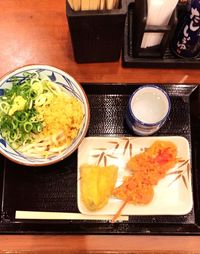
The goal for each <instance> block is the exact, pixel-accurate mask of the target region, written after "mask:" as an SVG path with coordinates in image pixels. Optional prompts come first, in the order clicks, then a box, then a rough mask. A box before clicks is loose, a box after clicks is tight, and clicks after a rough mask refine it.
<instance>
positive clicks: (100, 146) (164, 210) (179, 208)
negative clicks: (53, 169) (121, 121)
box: [77, 136, 193, 215]
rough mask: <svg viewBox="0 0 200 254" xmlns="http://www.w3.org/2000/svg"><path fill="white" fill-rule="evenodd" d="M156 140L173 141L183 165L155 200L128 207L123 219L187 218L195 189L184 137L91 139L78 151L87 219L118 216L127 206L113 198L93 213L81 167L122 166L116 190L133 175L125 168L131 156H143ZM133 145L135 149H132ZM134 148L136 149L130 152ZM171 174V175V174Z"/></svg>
mask: <svg viewBox="0 0 200 254" xmlns="http://www.w3.org/2000/svg"><path fill="white" fill-rule="evenodd" d="M156 140H166V141H171V142H173V143H174V144H175V145H176V146H177V150H178V158H180V162H178V163H177V164H176V166H175V167H174V168H172V169H170V170H169V171H168V173H167V175H166V176H165V178H163V179H162V180H160V181H159V183H158V184H157V185H156V186H155V187H154V198H153V200H152V201H151V202H150V203H149V204H148V205H143V206H142V205H133V204H127V205H126V206H125V207H124V209H123V210H122V213H121V214H122V215H184V214H187V213H189V212H190V211H191V209H192V207H193V195H192V186H191V163H190V149H189V143H188V141H187V140H186V139H185V138H183V137H180V136H170V137H169V136H168V137H116V138H115V137H87V138H85V139H84V140H83V141H82V143H81V145H80V146H79V148H78V174H77V175H78V176H77V181H78V208H79V211H80V212H81V213H83V214H87V215H114V214H115V213H116V212H117V211H118V209H119V208H120V207H121V205H122V204H123V201H122V200H119V199H116V198H112V197H111V198H110V199H109V202H108V204H107V205H106V206H104V207H103V208H102V209H100V210H98V211H95V212H93V211H89V210H88V209H87V208H86V207H85V205H84V203H83V202H82V200H81V192H80V181H81V179H80V172H79V169H80V165H82V164H84V163H88V164H96V165H97V164H99V165H101V166H104V165H105V164H106V165H107V166H108V165H113V164H114V165H116V166H118V179H117V182H116V186H118V185H120V184H121V183H122V181H123V177H124V176H125V175H128V174H129V172H128V171H127V170H125V164H126V162H127V161H128V160H129V158H130V156H134V155H135V154H138V153H140V152H141V151H143V150H144V148H147V147H149V146H150V145H151V144H152V143H153V142H155V141H156ZM130 144H131V145H130ZM130 147H132V148H131V149H130ZM169 173H170V174H169Z"/></svg>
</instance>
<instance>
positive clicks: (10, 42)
mask: <svg viewBox="0 0 200 254" xmlns="http://www.w3.org/2000/svg"><path fill="white" fill-rule="evenodd" d="M28 64H47V65H53V66H55V67H58V68H61V69H63V70H64V71H66V72H68V73H69V74H70V75H72V76H73V77H74V78H75V79H76V80H77V81H79V82H95V83H96V82H100V83H101V82H120V83H123V82H126V83H149V82H150V83H154V82H158V83H183V82H185V83H198V82H199V71H198V70H191V69H189V70H188V69H178V70H174V69H139V68H130V69H125V68H122V66H121V61H119V62H113V63H98V64H77V63H76V62H75V61H74V59H73V52H72V45H71V40H70V35H69V30H68V25H67V19H66V14H65V0H56V1H50V0H1V1H0V76H2V75H4V74H5V73H7V72H9V71H11V70H13V69H15V68H18V67H20V66H23V65H28ZM198 250H200V237H197V236H196V237H191V236H184V237H183V236H176V237H172V236H163V237H161V236H130V235H129V236H104V235H100V236H95V235H90V236H70V235H68V236H63V235H62V236H59V235H57V236H56V235H55V236H52V235H51V236H46V235H45V236H44V235H42V236H33V235H26V236H21V235H19V236H18V235H15V236H10V235H9V236H8V235H2V236H1V237H0V252H1V251H5V252H9V253H10V252H15V253H18V252H24V253H26V252H34V253H37V252H42V253H43V252H44V253H49V252H52V253H58V251H60V252H65V253H66V252H68V253H75V252H81V253H94V252H97V253H102V252H103V251H104V252H105V253H117V252H120V253H138V251H139V252H140V251H141V253H146V251H149V252H151V253H161V251H162V253H165V252H168V251H173V252H174V253H177V252H179V251H180V253H183V251H184V253H197V252H198ZM198 253H199V252H198Z"/></svg>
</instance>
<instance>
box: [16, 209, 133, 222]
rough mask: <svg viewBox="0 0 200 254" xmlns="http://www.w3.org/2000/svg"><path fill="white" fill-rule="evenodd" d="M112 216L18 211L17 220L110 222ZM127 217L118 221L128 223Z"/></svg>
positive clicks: (123, 216)
mask: <svg viewBox="0 0 200 254" xmlns="http://www.w3.org/2000/svg"><path fill="white" fill-rule="evenodd" d="M112 218H113V216H112V215H85V214H81V213H64V212H39V211H19V210H18V211H16V212H15V219H23V220H25V219H26V220H109V221H111V220H112ZM128 219H129V217H128V216H126V215H122V216H119V217H118V218H117V220H118V221H128Z"/></svg>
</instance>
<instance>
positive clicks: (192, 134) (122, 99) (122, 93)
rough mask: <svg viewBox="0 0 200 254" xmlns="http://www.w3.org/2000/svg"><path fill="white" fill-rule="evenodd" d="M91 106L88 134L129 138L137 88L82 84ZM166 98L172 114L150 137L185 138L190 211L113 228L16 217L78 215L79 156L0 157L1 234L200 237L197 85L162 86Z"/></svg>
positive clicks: (105, 223)
mask: <svg viewBox="0 0 200 254" xmlns="http://www.w3.org/2000/svg"><path fill="white" fill-rule="evenodd" d="M83 88H84V89H85V91H86V93H87V95H88V98H89V103H90V107H91V122H90V126H89V130H88V133H87V136H104V137H105V136H109V137H110V136H132V133H131V132H130V131H129V129H128V128H127V126H126V124H125V122H124V113H125V110H126V106H127V101H128V98H129V96H130V94H131V93H132V92H133V91H134V90H135V89H136V88H138V85H135V84H83ZM162 88H164V89H165V90H166V91H167V92H168V93H169V95H170V98H171V102H172V111H171V114H170V116H169V118H168V120H167V122H166V124H165V125H164V126H163V127H162V128H161V129H160V131H159V132H157V133H156V134H154V136H177V135H178V136H183V137H185V138H186V139H187V140H188V142H189V144H190V148H191V151H192V176H193V194H194V207H193V209H192V210H191V212H190V213H188V214H186V215H179V216H177V215H171V216H164V215H163V216H129V220H128V221H122V222H116V223H114V224H112V223H110V222H109V221H107V220H86V219H85V220H73V219H65V220H64V219H62V220H60V219H53V220H52V219H51V220H49V219H37V220H33V219H31V220H30V219H15V212H16V211H17V210H20V211H21V210H22V211H41V212H55V213H57V212H62V213H79V210H78V207H77V153H76V152H75V153H74V154H73V155H71V156H70V157H69V158H67V159H65V160H64V161H62V162H60V163H57V164H55V165H51V166H48V167H41V168H30V167H25V166H21V165H17V164H15V163H13V162H10V161H8V160H7V159H4V158H3V157H2V156H0V168H1V171H0V194H1V196H0V198H1V213H0V215H1V217H0V232H1V233H2V234H6V233H13V234H19V233H20V234H28V233H31V234H42V233H49V234H55V233H60V234H163V235H166V234H171V235H175V234H188V235H190V234H200V210H199V209H200V195H199V193H200V190H199V182H200V172H199V168H200V159H199V158H200V154H199V153H200V149H199V148H200V134H199V133H200V132H199V128H200V118H199V116H198V110H197V109H198V92H199V91H198V87H197V86H196V85H192V84H190V85H185V84H179V85H177V84H166V85H162Z"/></svg>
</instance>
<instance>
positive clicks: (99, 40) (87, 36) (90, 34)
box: [66, 0, 127, 63]
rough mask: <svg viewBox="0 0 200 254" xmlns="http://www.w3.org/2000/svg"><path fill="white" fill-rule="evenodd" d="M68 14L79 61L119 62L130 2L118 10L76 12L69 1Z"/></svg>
mask: <svg viewBox="0 0 200 254" xmlns="http://www.w3.org/2000/svg"><path fill="white" fill-rule="evenodd" d="M66 13H67V19H68V25H69V30H70V35H71V41H72V47H73V51H74V58H75V61H76V62H77V63H94V62H114V61H118V60H119V58H120V54H121V49H122V46H123V36H124V26H125V20H126V15H127V1H126V0H121V3H120V5H119V8H118V9H113V10H102V11H101V10H98V11H74V10H72V9H71V7H70V6H69V4H68V2H67V1H66Z"/></svg>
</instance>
